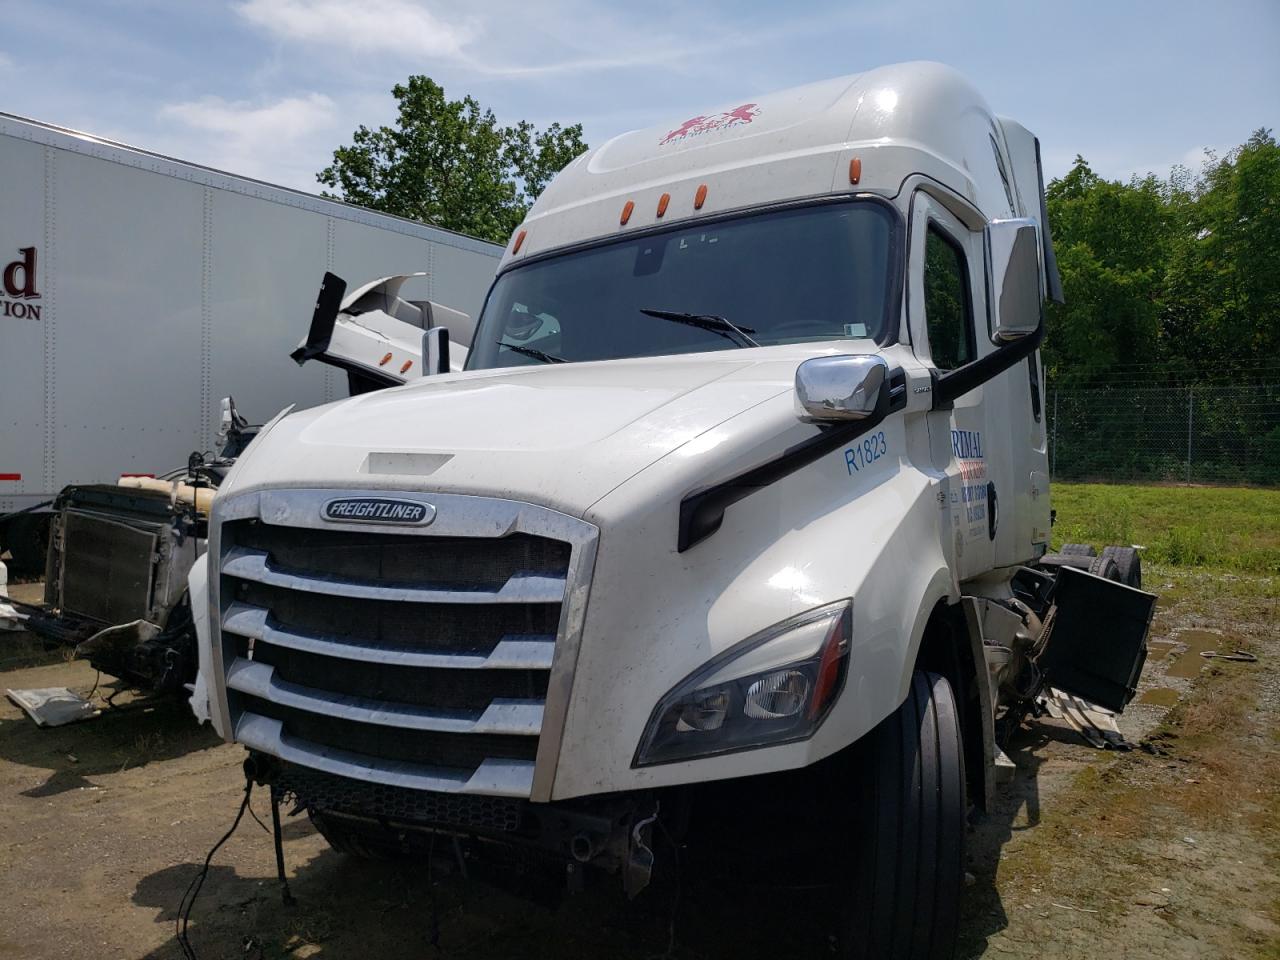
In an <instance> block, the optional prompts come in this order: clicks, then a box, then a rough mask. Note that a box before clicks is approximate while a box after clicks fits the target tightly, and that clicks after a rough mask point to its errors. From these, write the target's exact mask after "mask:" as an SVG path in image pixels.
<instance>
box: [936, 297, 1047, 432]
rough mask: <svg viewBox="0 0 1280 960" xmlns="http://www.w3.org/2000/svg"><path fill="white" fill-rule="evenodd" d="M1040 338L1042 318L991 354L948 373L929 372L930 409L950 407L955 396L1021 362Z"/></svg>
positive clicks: (1032, 351)
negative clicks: (930, 374) (1033, 327)
mask: <svg viewBox="0 0 1280 960" xmlns="http://www.w3.org/2000/svg"><path fill="white" fill-rule="evenodd" d="M1043 340H1044V318H1043V317H1041V319H1040V325H1039V326H1038V327H1036V331H1035V333H1029V334H1027V335H1026V336H1025V337H1020V338H1019V339H1017V340H1014V341H1013V342H1012V343H1006V344H1005V345H1004V346H1002V347H999V348H997V349H996V350H995V351H994V352H993V353H989V354H987V355H986V356H985V357H980V358H978V359H977V360H974V361H972V362H970V363H966V364H965V365H964V366H963V367H957V368H956V369H955V370H952V371H950V372H948V373H939V372H938V371H937V370H933V371H931V372H932V374H933V409H935V410H939V409H943V408H946V407H948V406H950V405H951V404H952V403H953V402H955V400H956V399H957V398H959V397H962V396H964V395H965V394H966V393H968V392H969V391H970V390H972V389H974V388H975V387H980V386H982V384H984V383H986V382H987V381H988V380H991V379H994V378H995V377H997V376H999V375H1000V374H1002V373H1004V372H1005V371H1006V370H1008V369H1009V368H1010V367H1012V366H1015V365H1016V364H1018V363H1021V362H1022V361H1023V360H1025V359H1027V357H1029V356H1031V354H1033V353H1035V351H1036V348H1037V347H1039V346H1040V343H1041V341H1043Z"/></svg>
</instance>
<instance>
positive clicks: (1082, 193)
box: [1045, 156, 1173, 386]
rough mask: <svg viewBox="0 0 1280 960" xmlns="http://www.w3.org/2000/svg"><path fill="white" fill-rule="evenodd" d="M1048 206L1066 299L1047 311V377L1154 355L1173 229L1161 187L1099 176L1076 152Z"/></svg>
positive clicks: (1077, 379)
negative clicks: (1125, 182)
mask: <svg viewBox="0 0 1280 960" xmlns="http://www.w3.org/2000/svg"><path fill="white" fill-rule="evenodd" d="M1046 205H1047V207H1048V213H1049V223H1050V225H1051V227H1052V231H1053V243H1054V249H1055V252H1056V253H1057V257H1058V269H1059V271H1060V272H1061V274H1062V286H1063V292H1064V295H1065V299H1066V303H1064V304H1052V305H1051V307H1050V310H1049V313H1048V337H1047V340H1046V344H1045V362H1046V366H1047V367H1048V372H1049V376H1050V377H1051V378H1052V379H1053V381H1054V382H1056V383H1059V384H1062V385H1064V386H1065V385H1072V384H1080V383H1085V382H1089V381H1092V380H1095V379H1097V378H1098V377H1101V376H1103V375H1105V374H1106V373H1107V372H1108V371H1109V370H1111V369H1112V368H1114V367H1115V366H1116V365H1118V364H1132V363H1145V362H1152V361H1155V360H1156V359H1157V358H1158V356H1159V332H1160V317H1161V310H1162V304H1161V292H1162V289H1163V287H1162V285H1163V282H1164V274H1165V266H1166V263H1167V261H1168V257H1169V250H1170V244H1171V239H1172V227H1173V217H1172V216H1171V212H1170V208H1169V203H1168V200H1167V190H1166V188H1165V185H1164V184H1163V183H1162V182H1161V181H1160V180H1158V179H1157V178H1155V177H1153V176H1148V177H1146V178H1143V179H1138V178H1136V177H1135V178H1134V179H1132V180H1131V181H1130V182H1129V183H1127V184H1123V183H1119V182H1118V181H1113V180H1104V179H1102V178H1101V177H1099V176H1098V175H1097V174H1095V173H1094V172H1093V170H1092V169H1090V167H1089V164H1088V163H1087V162H1086V161H1085V160H1084V158H1083V157H1080V156H1077V157H1076V160H1075V163H1074V164H1073V165H1072V167H1071V170H1070V171H1069V172H1068V173H1067V174H1066V175H1065V176H1063V177H1061V178H1059V179H1057V180H1054V181H1052V182H1051V183H1050V184H1049V186H1048V189H1047V190H1046Z"/></svg>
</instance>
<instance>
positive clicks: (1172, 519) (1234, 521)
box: [1052, 483, 1280, 576]
mask: <svg viewBox="0 0 1280 960" xmlns="http://www.w3.org/2000/svg"><path fill="white" fill-rule="evenodd" d="M1052 497H1053V507H1054V509H1055V510H1057V511H1058V519H1057V523H1056V524H1055V525H1054V528H1053V545H1054V546H1055V547H1058V546H1061V545H1062V544H1064V543H1091V544H1093V545H1094V546H1099V547H1100V546H1103V545H1105V544H1111V543H1115V544H1124V545H1138V546H1141V547H1143V548H1144V549H1143V551H1142V559H1143V563H1144V564H1146V563H1156V564H1163V565H1167V566H1171V567H1206V568H1216V569H1219V570H1230V571H1235V572H1239V573H1251V574H1261V575H1263V576H1270V575H1272V574H1277V573H1280V490H1266V489H1257V488H1229V487H1172V486H1169V487H1142V486H1112V485H1104V484H1096V483H1054V484H1053V487H1052Z"/></svg>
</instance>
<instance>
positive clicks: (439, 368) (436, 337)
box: [422, 327, 449, 377]
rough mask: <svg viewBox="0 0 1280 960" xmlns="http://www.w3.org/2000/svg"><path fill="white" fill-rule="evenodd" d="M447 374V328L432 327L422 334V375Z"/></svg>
mask: <svg viewBox="0 0 1280 960" xmlns="http://www.w3.org/2000/svg"><path fill="white" fill-rule="evenodd" d="M448 372H449V328H448V327H432V328H431V329H430V330H427V331H426V332H424V333H423V334H422V375H423V376H424V377H430V376H434V375H435V374H437V373H448Z"/></svg>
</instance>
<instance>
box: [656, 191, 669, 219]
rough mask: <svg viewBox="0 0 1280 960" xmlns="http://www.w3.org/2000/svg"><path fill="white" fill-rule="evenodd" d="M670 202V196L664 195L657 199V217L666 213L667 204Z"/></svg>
mask: <svg viewBox="0 0 1280 960" xmlns="http://www.w3.org/2000/svg"><path fill="white" fill-rule="evenodd" d="M670 202H671V194H669V193H664V194H663V195H662V196H660V197H659V198H658V216H659V217H661V216H662V215H663V214H664V213H666V212H667V204H668V203H670Z"/></svg>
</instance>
